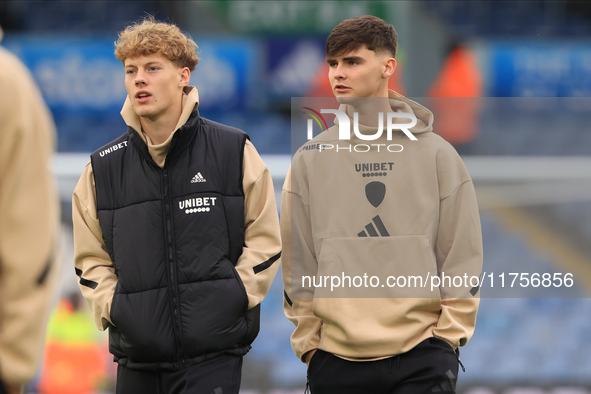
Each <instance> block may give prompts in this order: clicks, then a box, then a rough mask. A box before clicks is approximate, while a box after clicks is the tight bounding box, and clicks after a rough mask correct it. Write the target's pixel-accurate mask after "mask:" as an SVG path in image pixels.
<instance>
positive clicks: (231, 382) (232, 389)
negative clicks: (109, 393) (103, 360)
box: [116, 356, 242, 394]
mask: <svg viewBox="0 0 591 394" xmlns="http://www.w3.org/2000/svg"><path fill="white" fill-rule="evenodd" d="M241 378H242V357H235V356H221V357H216V358H213V359H211V360H207V361H204V362H201V363H199V364H196V365H193V366H191V367H188V368H185V369H182V370H180V371H174V372H170V371H164V372H141V371H134V370H131V369H129V368H125V367H122V366H121V365H119V366H118V367H117V386H116V387H117V388H116V393H117V394H238V392H239V391H240V380H241Z"/></svg>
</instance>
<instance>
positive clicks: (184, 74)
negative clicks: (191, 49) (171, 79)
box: [179, 67, 191, 88]
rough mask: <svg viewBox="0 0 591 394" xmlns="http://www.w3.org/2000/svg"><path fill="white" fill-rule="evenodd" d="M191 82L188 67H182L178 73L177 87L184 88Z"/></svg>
mask: <svg viewBox="0 0 591 394" xmlns="http://www.w3.org/2000/svg"><path fill="white" fill-rule="evenodd" d="M190 81H191V70H189V67H183V68H181V69H180V72H179V87H181V88H184V87H185V86H187V85H188V84H189V82H190Z"/></svg>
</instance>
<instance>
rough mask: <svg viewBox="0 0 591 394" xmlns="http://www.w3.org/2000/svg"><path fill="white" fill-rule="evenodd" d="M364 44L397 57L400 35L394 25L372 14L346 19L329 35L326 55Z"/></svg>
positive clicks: (353, 49)
mask: <svg viewBox="0 0 591 394" xmlns="http://www.w3.org/2000/svg"><path fill="white" fill-rule="evenodd" d="M363 45H365V46H366V47H367V49H369V50H372V51H374V52H380V53H382V52H386V53H390V54H391V55H392V57H396V50H397V49H398V36H397V34H396V30H394V26H392V25H390V24H388V23H386V22H385V21H384V20H383V19H380V18H378V17H377V16H372V15H364V16H358V17H356V18H351V19H345V20H344V21H342V22H341V23H339V24H338V25H337V26H336V27H335V28H334V29H332V32H331V33H330V35H329V36H328V39H327V40H326V57H336V56H340V55H342V54H344V53H347V52H351V51H355V50H357V49H359V48H361V46H363Z"/></svg>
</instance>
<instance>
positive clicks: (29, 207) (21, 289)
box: [0, 30, 60, 387]
mask: <svg viewBox="0 0 591 394" xmlns="http://www.w3.org/2000/svg"><path fill="white" fill-rule="evenodd" d="M0 35H1V30H0ZM54 147H55V125H54V123H53V119H52V118H51V114H50V112H49V109H48V108H47V106H46V105H45V103H44V101H43V98H42V96H41V92H40V91H39V89H38V88H37V86H36V85H35V82H34V80H33V78H32V76H31V75H30V73H29V71H28V70H27V69H26V67H25V66H24V65H23V64H22V63H21V62H20V60H18V58H17V57H16V56H14V55H13V54H11V53H9V52H8V51H6V50H5V49H3V48H0V379H1V380H3V381H4V382H5V383H8V384H10V385H11V386H14V387H20V386H23V385H24V384H25V383H26V382H28V381H29V380H31V379H32V378H33V377H34V376H35V374H36V373H37V370H38V368H39V365H40V362H41V359H42V349H43V345H44V340H45V327H46V324H47V320H48V318H49V313H50V311H51V306H52V301H54V296H55V295H56V290H57V284H58V278H59V271H60V261H59V259H58V258H57V257H56V255H55V254H56V251H57V248H56V244H57V238H58V237H57V235H58V229H59V199H58V195H57V192H56V187H55V179H54V177H53V174H52V172H51V158H52V155H53V151H54Z"/></svg>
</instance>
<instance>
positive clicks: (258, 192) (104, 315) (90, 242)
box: [72, 87, 281, 330]
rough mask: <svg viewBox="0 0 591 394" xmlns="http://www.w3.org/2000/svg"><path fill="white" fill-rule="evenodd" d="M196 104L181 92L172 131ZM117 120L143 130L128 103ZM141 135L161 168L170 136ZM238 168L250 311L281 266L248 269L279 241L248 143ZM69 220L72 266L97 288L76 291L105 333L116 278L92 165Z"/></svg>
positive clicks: (263, 174)
mask: <svg viewBox="0 0 591 394" xmlns="http://www.w3.org/2000/svg"><path fill="white" fill-rule="evenodd" d="M198 102H199V94H198V93H197V89H196V88H194V87H187V88H185V95H184V96H183V111H182V113H181V117H180V119H179V121H178V124H177V126H176V128H175V130H178V128H179V127H181V126H182V125H183V124H185V123H186V122H187V120H188V119H189V116H190V115H191V113H192V112H193V110H194V109H195V108H196V107H197V105H198ZM121 115H122V116H123V119H124V120H125V122H126V123H127V125H128V126H131V127H132V128H133V129H134V130H141V126H140V122H139V118H138V116H137V115H136V114H135V112H134V111H133V109H132V107H131V103H130V102H129V99H127V100H126V101H125V104H124V106H123V109H122V110H121ZM140 135H141V136H142V138H143V139H144V141H146V143H147V144H148V150H149V152H150V155H151V156H152V158H153V159H154V161H155V162H156V164H158V165H159V166H161V167H163V166H164V161H165V159H166V155H167V153H168V148H169V146H170V142H171V140H172V136H173V135H174V133H172V134H171V135H170V137H169V138H168V139H167V140H166V141H165V142H164V143H162V144H160V145H153V144H152V142H151V141H150V139H149V137H148V136H147V135H145V134H144V133H140ZM242 168H243V190H244V193H245V197H244V223H245V234H244V236H245V242H244V248H243V250H242V255H241V256H240V258H239V259H238V262H237V264H236V270H237V271H238V274H239V275H240V278H241V279H242V282H243V283H244V287H245V288H246V293H247V295H248V307H249V309H250V308H253V307H255V306H256V305H258V304H259V303H260V302H261V301H262V300H263V298H264V297H265V295H266V294H267V291H268V290H269V287H270V286H271V283H272V282H273V278H274V277H275V275H276V273H277V270H278V269H279V261H277V262H275V263H274V264H273V265H272V266H271V267H270V268H268V269H266V270H264V271H261V272H259V273H258V274H255V273H254V271H253V269H252V268H253V267H254V266H255V265H257V264H260V263H262V262H264V261H267V260H269V259H270V258H272V257H273V256H276V255H277V254H278V253H280V252H281V240H280V234H279V218H278V213H277V206H276V203H275V193H274V190H273V180H272V177H271V174H270V173H269V170H268V169H267V166H266V165H265V163H264V162H263V160H262V159H261V158H260V156H259V154H258V152H257V151H256V149H255V147H254V145H252V143H251V142H250V141H248V140H247V141H246V145H245V146H244V159H243V166H242ZM72 219H73V222H74V264H75V265H76V268H77V269H79V270H80V271H81V277H82V278H84V279H86V280H90V281H94V282H96V283H98V286H97V287H96V288H95V289H92V288H90V287H88V286H82V285H81V286H80V290H81V291H82V295H83V296H84V298H85V299H86V301H87V302H88V304H89V306H90V309H91V310H92V312H93V314H94V318H95V323H96V325H97V327H98V328H99V329H100V330H104V329H106V328H107V327H108V326H109V324H113V323H112V322H111V320H110V310H111V301H112V299H113V293H114V291H115V285H116V284H117V276H116V275H115V269H114V267H113V264H112V262H111V260H110V258H109V254H108V253H107V251H106V247H105V244H104V241H103V236H102V231H101V228H100V224H99V221H98V217H97V209H96V189H95V184H94V175H93V172H92V166H91V164H90V163H88V164H87V165H86V168H85V169H84V172H83V173H82V176H81V177H80V180H79V182H78V185H77V186H76V189H75V190H74V196H73V200H72Z"/></svg>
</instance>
